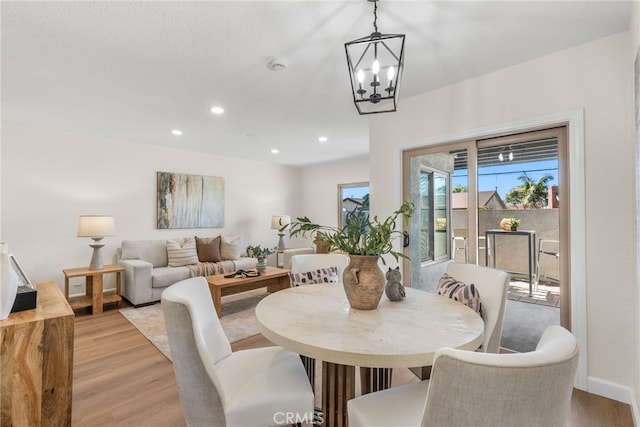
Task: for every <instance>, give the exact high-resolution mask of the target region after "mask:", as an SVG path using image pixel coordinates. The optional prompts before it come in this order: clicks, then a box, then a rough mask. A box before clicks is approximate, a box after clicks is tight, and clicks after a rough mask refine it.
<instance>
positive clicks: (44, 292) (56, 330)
mask: <svg viewBox="0 0 640 427" xmlns="http://www.w3.org/2000/svg"><path fill="white" fill-rule="evenodd" d="M35 286H36V289H37V290H38V300H37V306H36V308H35V309H33V310H26V311H21V312H18V313H12V314H10V315H9V317H8V318H7V319H5V320H2V321H0V347H1V350H2V357H1V358H0V426H2V427H5V426H33V427H37V426H70V425H71V398H72V383H73V320H74V315H73V310H72V309H71V307H70V306H69V303H68V302H67V301H66V299H65V298H64V295H62V292H61V291H60V288H58V285H57V284H56V283H55V282H42V283H36V284H35Z"/></svg>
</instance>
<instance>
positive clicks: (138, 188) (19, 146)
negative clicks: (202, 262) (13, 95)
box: [0, 123, 301, 293]
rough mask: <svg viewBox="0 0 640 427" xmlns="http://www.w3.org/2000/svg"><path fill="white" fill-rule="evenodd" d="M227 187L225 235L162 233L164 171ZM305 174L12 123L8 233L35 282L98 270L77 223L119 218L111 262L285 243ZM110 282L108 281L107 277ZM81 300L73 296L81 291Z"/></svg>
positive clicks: (5, 149) (110, 240)
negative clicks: (225, 238) (159, 195)
mask: <svg viewBox="0 0 640 427" xmlns="http://www.w3.org/2000/svg"><path fill="white" fill-rule="evenodd" d="M157 171H167V172H178V173H187V174H196V175H210V176H220V177H224V179H225V226H224V228H210V229H180V230H157V229H156V172H157ZM300 188H301V186H300V169H298V168H293V167H284V166H277V165H272V164H268V163H262V162H255V161H246V160H239V159H233V158H228V157H218V156H211V155H206V154H202V153H196V152H190V151H183V150H175V149H169V148H161V147H155V146H149V145H142V144H135V143H130V142H124V141H116V140H107V139H100V138H96V137H91V136H86V135H79V134H72V133H63V132H56V131H47V130H41V129H33V128H27V127H22V126H18V125H14V124H8V123H3V126H2V192H1V193H0V194H1V195H2V224H1V225H2V230H3V238H4V241H6V242H7V243H8V244H9V249H10V251H11V252H13V253H14V254H15V255H16V257H17V258H18V260H19V261H20V263H21V264H22V266H23V268H24V269H25V271H26V273H27V275H28V276H29V278H30V279H31V280H32V281H43V280H54V281H56V282H57V283H58V284H59V285H60V287H61V288H62V287H63V285H64V276H63V274H62V269H63V268H71V267H82V266H86V265H88V263H89V259H90V257H91V251H92V249H91V248H89V246H88V245H89V243H90V239H88V238H78V237H76V231H77V222H78V216H79V215H82V214H93V213H102V214H109V215H113V216H115V219H116V235H115V236H113V237H106V238H105V239H104V241H105V243H106V246H105V247H104V248H103V256H104V259H105V262H112V260H113V257H114V255H115V251H116V248H117V247H118V246H119V245H120V242H121V241H122V240H124V239H166V238H172V237H180V236H193V235H198V236H214V235H218V234H221V233H237V232H243V233H248V234H249V235H250V236H251V237H252V243H254V244H258V243H259V244H262V245H270V246H271V245H273V246H275V245H276V244H277V243H278V237H277V232H276V231H275V230H271V228H270V227H271V215H274V214H282V213H291V214H292V215H294V214H299V212H298V211H297V206H298V201H297V198H296V195H297V194H298V193H299V192H300ZM105 280H107V278H106V277H105ZM72 293H73V290H72Z"/></svg>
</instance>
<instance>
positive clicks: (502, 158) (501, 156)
mask: <svg viewBox="0 0 640 427" xmlns="http://www.w3.org/2000/svg"><path fill="white" fill-rule="evenodd" d="M498 160H500V161H501V162H502V161H504V156H503V155H502V153H500V154H499V155H498Z"/></svg>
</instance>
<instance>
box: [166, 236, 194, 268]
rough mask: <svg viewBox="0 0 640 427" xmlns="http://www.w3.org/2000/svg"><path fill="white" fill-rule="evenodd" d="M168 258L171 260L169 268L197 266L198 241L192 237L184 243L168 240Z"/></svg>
mask: <svg viewBox="0 0 640 427" xmlns="http://www.w3.org/2000/svg"><path fill="white" fill-rule="evenodd" d="M167 256H168V258H169V267H182V266H184V265H192V264H197V263H198V253H197V251H196V239H194V238H193V237H190V238H187V239H185V240H184V242H177V241H175V240H167Z"/></svg>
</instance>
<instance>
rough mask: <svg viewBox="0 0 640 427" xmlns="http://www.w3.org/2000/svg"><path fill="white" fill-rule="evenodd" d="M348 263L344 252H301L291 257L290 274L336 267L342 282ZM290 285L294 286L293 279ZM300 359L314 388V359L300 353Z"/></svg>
mask: <svg viewBox="0 0 640 427" xmlns="http://www.w3.org/2000/svg"><path fill="white" fill-rule="evenodd" d="M348 265H349V256H348V255H345V254H337V253H329V254H302V255H294V256H293V257H291V274H292V275H295V274H301V273H306V272H310V271H316V270H320V269H326V268H330V267H337V269H338V283H342V273H344V270H345V268H347V266H348ZM291 286H294V281H293V279H292V280H291ZM300 359H301V360H302V363H303V365H304V369H305V371H306V373H307V377H308V378H309V383H310V384H311V387H312V388H314V389H315V385H316V359H314V358H313V357H309V356H304V355H300Z"/></svg>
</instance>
